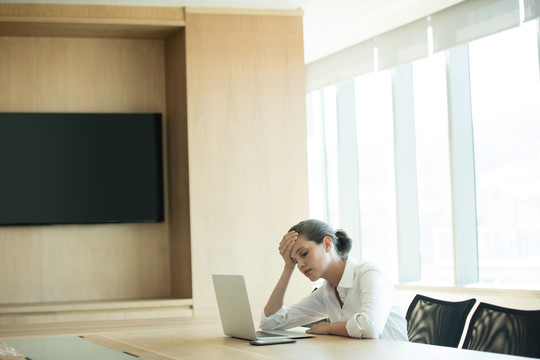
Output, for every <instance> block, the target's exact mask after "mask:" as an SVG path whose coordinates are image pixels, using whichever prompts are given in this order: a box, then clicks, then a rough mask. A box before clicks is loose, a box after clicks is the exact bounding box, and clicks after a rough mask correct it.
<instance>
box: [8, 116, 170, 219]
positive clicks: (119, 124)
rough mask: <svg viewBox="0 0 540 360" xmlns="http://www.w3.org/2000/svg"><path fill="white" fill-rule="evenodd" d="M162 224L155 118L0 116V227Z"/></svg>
mask: <svg viewBox="0 0 540 360" xmlns="http://www.w3.org/2000/svg"><path fill="white" fill-rule="evenodd" d="M163 221H164V176H163V134H162V116H161V114H160V113H15V112H13V113H7V112H5V113H0V226H16V225H61V224H104V223H139V222H163Z"/></svg>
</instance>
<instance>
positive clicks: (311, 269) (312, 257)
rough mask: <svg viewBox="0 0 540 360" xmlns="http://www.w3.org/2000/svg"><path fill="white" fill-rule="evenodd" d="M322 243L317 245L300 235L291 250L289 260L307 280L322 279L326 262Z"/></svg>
mask: <svg viewBox="0 0 540 360" xmlns="http://www.w3.org/2000/svg"><path fill="white" fill-rule="evenodd" d="M326 255H327V252H326V250H325V244H324V242H323V243H322V244H317V243H315V242H313V241H309V240H307V239H306V238H305V237H304V236H302V235H300V236H299V237H298V239H297V240H296V243H295V244H294V247H293V248H292V250H291V258H293V259H294V260H295V261H296V266H297V267H298V270H300V271H301V272H302V273H303V274H304V275H305V276H306V277H307V278H308V279H310V280H311V281H315V280H318V279H320V278H321V277H323V274H324V271H325V269H326V264H327V262H328V256H326Z"/></svg>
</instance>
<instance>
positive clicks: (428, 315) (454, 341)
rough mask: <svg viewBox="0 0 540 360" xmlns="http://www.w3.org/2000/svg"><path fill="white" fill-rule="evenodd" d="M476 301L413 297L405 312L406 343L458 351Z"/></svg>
mask: <svg viewBox="0 0 540 360" xmlns="http://www.w3.org/2000/svg"><path fill="white" fill-rule="evenodd" d="M475 302H476V299H469V300H465V301H455V302H454V301H444V300H439V299H433V298H430V297H427V296H424V295H416V296H415V297H414V299H413V301H412V302H411V304H410V305H409V308H408V310H407V315H406V316H405V318H406V319H407V332H408V336H409V341H412V342H417V343H422V344H431V345H441V346H449V347H456V348H457V347H458V345H459V341H460V340H461V336H462V334H463V329H464V328H465V322H466V321H467V315H468V314H469V312H470V311H471V309H472V307H473V306H474V303H475Z"/></svg>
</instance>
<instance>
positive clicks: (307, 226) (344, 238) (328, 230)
mask: <svg viewBox="0 0 540 360" xmlns="http://www.w3.org/2000/svg"><path fill="white" fill-rule="evenodd" d="M289 231H296V232H297V233H298V236H305V237H306V238H307V239H308V240H310V241H313V242H315V243H317V244H322V242H323V239H324V237H325V236H329V237H330V238H331V239H332V243H333V244H334V246H335V248H336V252H337V253H338V255H339V256H340V257H341V258H342V259H343V260H346V259H347V256H348V255H349V251H350V250H351V247H352V240H351V239H350V238H349V236H348V235H347V233H346V232H345V231H343V230H336V231H334V229H332V227H331V226H330V225H328V224H327V223H325V222H323V221H320V220H315V219H309V220H304V221H301V222H299V223H298V224H296V225H294V226H293V227H292V228H291V229H290V230H289Z"/></svg>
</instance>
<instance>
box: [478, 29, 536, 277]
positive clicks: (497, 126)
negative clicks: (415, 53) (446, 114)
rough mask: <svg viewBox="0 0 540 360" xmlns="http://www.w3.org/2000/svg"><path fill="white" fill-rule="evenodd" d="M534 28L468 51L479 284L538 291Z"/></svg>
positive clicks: (510, 32)
mask: <svg viewBox="0 0 540 360" xmlns="http://www.w3.org/2000/svg"><path fill="white" fill-rule="evenodd" d="M537 46H538V40H537V34H536V23H535V22H528V23H525V24H523V25H522V26H520V27H516V28H513V29H511V30H508V31H505V32H502V33H499V34H495V35H492V36H489V37H487V38H484V39H480V40H478V41H474V42H472V43H470V44H469V54H470V55H469V56H470V74H471V100H472V114H473V130H474V151H475V168H476V203H477V222H478V262H479V277H480V281H481V282H487V283H512V284H516V283H517V284H519V283H521V287H524V286H525V284H523V283H536V284H539V283H540V267H539V264H540V121H539V119H540V103H539V99H540V77H539V71H538V69H539V66H538V47H537Z"/></svg>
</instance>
